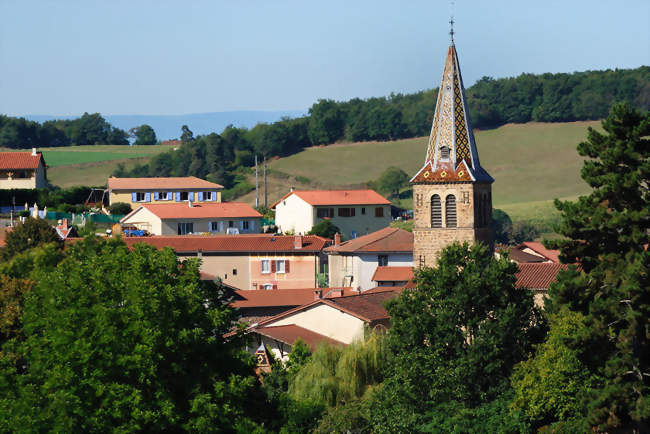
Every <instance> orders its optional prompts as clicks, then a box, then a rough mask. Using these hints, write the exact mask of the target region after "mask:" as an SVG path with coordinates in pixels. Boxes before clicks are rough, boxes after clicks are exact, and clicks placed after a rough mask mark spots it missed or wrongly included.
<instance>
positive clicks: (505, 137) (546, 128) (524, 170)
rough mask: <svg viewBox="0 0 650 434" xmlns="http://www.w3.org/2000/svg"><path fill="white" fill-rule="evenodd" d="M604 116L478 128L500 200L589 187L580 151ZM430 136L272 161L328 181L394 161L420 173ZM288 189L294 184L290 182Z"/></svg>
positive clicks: (357, 179)
mask: <svg viewBox="0 0 650 434" xmlns="http://www.w3.org/2000/svg"><path fill="white" fill-rule="evenodd" d="M589 126H592V127H596V126H599V122H571V123H556V124H542V123H528V124H517V125H505V126H503V127H500V128H496V129H493V130H487V131H477V132H476V143H477V147H478V151H479V156H480V158H481V164H482V165H483V167H485V168H486V169H487V171H488V172H489V173H490V174H491V175H492V176H493V177H494V178H495V180H496V181H495V183H494V185H493V187H492V194H493V198H494V204H495V206H498V207H503V206H504V205H507V204H519V203H522V202H540V201H542V202H543V201H549V200H552V199H554V198H556V197H559V198H566V197H574V196H577V195H579V194H582V193H585V192H586V191H587V190H588V187H587V185H586V184H585V183H584V182H582V180H581V179H580V168H581V166H582V159H581V157H580V156H579V155H578V153H577V151H576V146H577V144H578V143H579V142H580V141H582V140H584V138H585V136H586V133H587V127H589ZM426 143H427V138H426V137H419V138H414V139H406V140H398V141H393V142H364V143H352V144H347V145H346V144H340V145H339V144H337V145H332V146H327V147H314V148H310V149H307V150H305V151H303V152H301V153H299V154H295V155H292V156H290V157H287V158H282V159H279V160H275V161H273V162H271V163H270V167H271V168H272V169H274V170H279V171H281V172H285V173H289V174H292V175H300V176H304V177H306V178H308V179H309V180H310V181H312V183H313V184H314V185H322V186H324V187H337V186H341V187H342V186H346V185H351V184H359V183H363V182H366V181H368V180H372V179H376V178H378V177H379V175H380V174H381V172H382V171H383V170H384V169H385V168H386V167H388V166H397V167H399V168H401V169H403V170H404V171H405V172H406V173H408V174H415V173H416V172H417V170H418V169H419V168H420V167H422V164H423V163H424V154H425V150H426ZM287 189H288V186H287Z"/></svg>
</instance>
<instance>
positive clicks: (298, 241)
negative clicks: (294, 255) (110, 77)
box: [293, 235, 302, 249]
mask: <svg viewBox="0 0 650 434" xmlns="http://www.w3.org/2000/svg"><path fill="white" fill-rule="evenodd" d="M293 248H294V249H302V235H296V236H294V237H293Z"/></svg>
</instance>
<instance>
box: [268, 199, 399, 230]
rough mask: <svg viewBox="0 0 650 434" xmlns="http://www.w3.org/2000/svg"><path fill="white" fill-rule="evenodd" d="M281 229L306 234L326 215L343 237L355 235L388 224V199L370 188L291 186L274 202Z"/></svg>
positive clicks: (277, 220)
mask: <svg viewBox="0 0 650 434" xmlns="http://www.w3.org/2000/svg"><path fill="white" fill-rule="evenodd" d="M271 208H273V209H275V224H276V226H278V228H279V229H280V230H281V231H282V232H288V231H294V232H295V233H297V234H306V233H307V232H309V231H310V230H311V228H312V227H314V225H316V224H318V223H320V222H322V221H323V220H325V219H327V220H329V221H331V222H332V223H333V224H334V225H335V226H336V227H338V228H339V229H340V230H341V234H342V235H343V236H344V237H345V238H356V237H357V236H360V235H366V234H369V233H371V232H374V231H377V230H379V229H381V228H385V227H386V226H388V225H389V224H390V220H391V217H390V202H389V201H388V200H387V199H386V198H384V197H383V196H382V195H380V194H379V193H377V192H375V191H373V190H300V191H299V190H294V191H291V192H289V193H288V194H286V195H285V196H284V197H283V198H282V199H280V200H279V201H277V202H276V203H274V204H273V205H272V206H271Z"/></svg>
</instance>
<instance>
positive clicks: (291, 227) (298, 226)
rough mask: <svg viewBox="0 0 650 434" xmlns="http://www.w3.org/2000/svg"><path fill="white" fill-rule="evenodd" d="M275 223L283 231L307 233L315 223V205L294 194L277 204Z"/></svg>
mask: <svg viewBox="0 0 650 434" xmlns="http://www.w3.org/2000/svg"><path fill="white" fill-rule="evenodd" d="M275 225H276V226H277V227H278V229H279V230H280V231H281V232H285V233H286V232H289V231H293V232H294V233H295V234H303V235H305V234H306V233H307V232H309V231H310V230H311V228H312V227H313V225H314V211H313V207H312V206H311V205H309V204H308V203H307V202H305V201H304V200H302V199H301V198H299V197H298V196H297V195H295V194H292V195H290V196H289V197H287V198H286V199H284V200H281V201H280V202H279V203H278V204H277V205H276V206H275Z"/></svg>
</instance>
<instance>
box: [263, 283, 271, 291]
mask: <svg viewBox="0 0 650 434" xmlns="http://www.w3.org/2000/svg"><path fill="white" fill-rule="evenodd" d="M263 288H264V289H265V290H267V291H268V290H271V289H273V284H272V283H265V284H264V286H263Z"/></svg>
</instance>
